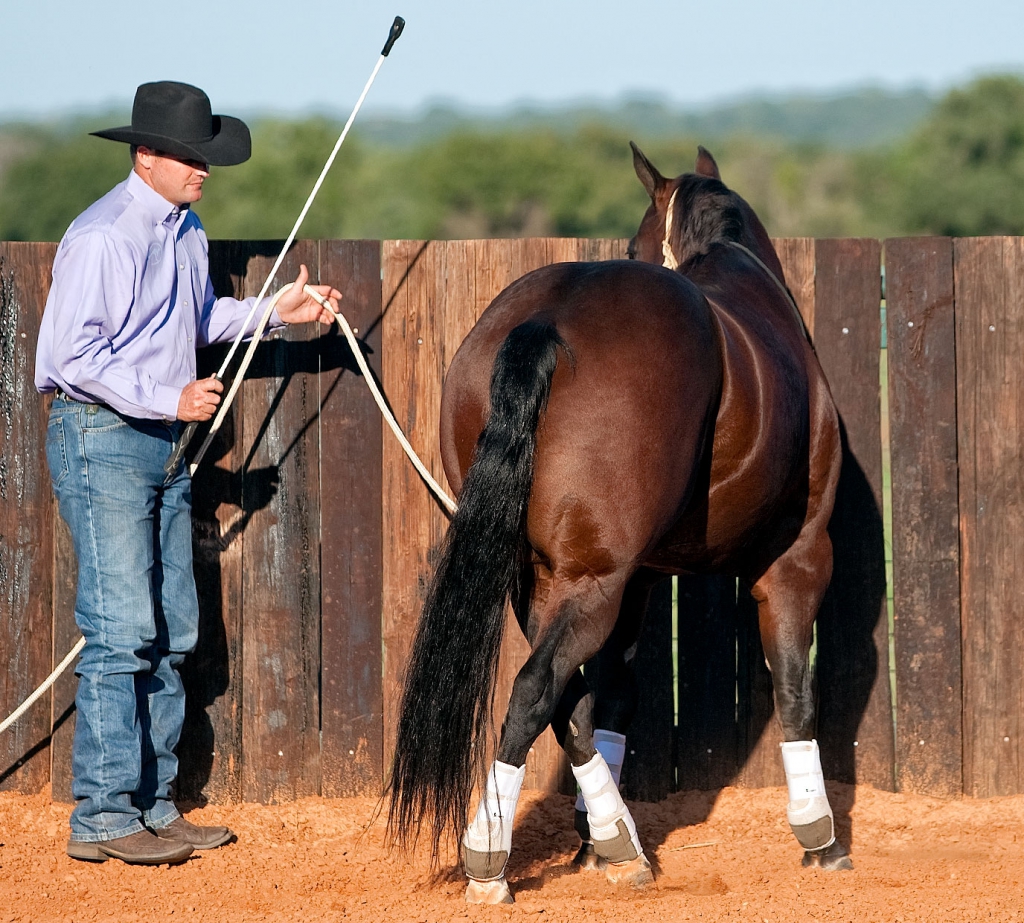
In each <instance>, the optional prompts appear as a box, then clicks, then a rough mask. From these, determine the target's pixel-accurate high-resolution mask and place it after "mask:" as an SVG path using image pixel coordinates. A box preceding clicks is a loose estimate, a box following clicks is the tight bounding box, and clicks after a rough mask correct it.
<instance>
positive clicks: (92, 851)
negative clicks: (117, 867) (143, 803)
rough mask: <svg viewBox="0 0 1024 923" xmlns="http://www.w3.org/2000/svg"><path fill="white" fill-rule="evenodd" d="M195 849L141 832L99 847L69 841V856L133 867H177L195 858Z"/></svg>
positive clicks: (107, 842) (188, 844) (176, 841)
mask: <svg viewBox="0 0 1024 923" xmlns="http://www.w3.org/2000/svg"><path fill="white" fill-rule="evenodd" d="M192 849H193V847H192V845H191V844H190V843H183V842H181V841H180V840H164V839H161V838H160V837H158V836H155V835H154V834H153V833H151V832H150V831H149V830H139V831H137V832H136V833H129V834H128V836H119V837H117V838H116V839H113V840H102V841H101V842H99V843H83V842H81V841H80V840H68V855H69V856H71V858H72V859H84V860H85V861H86V862H106V861H107V859H120V860H121V861H122V862H127V863H128V864H129V865H177V864H178V863H179V862H184V861H185V860H186V859H187V858H188V857H189V856H191V855H192Z"/></svg>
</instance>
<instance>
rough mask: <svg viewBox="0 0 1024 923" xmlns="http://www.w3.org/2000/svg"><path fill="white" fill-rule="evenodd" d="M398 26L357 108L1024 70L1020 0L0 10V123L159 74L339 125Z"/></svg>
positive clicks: (115, 101) (219, 104)
mask: <svg viewBox="0 0 1024 923" xmlns="http://www.w3.org/2000/svg"><path fill="white" fill-rule="evenodd" d="M396 14H400V15H402V16H403V17H404V18H405V19H406V21H407V26H406V30H405V34H404V35H403V36H402V38H401V40H400V41H399V43H398V45H397V46H396V47H395V50H394V52H393V53H392V55H391V57H390V58H389V59H388V60H387V62H386V63H385V65H384V67H383V68H382V70H381V72H380V75H379V76H378V78H377V81H376V83H375V84H374V86H373V89H372V90H371V93H370V96H369V97H368V99H367V102H366V110H367V111H369V110H371V109H374V110H377V111H382V110H383V111H393V112H400V113H409V114H413V113H416V112H418V111H421V110H422V109H423V108H424V107H425V106H427V105H428V104H429V103H430V102H436V101H439V100H444V101H451V102H455V103H460V104H463V105H466V106H471V107H486V108H494V107H504V106H509V105H512V104H515V103H518V102H523V101H533V102H541V103H559V102H567V101H574V100H580V99H591V100H599V101H608V100H617V99H620V98H622V97H623V96H625V95H628V94H636V93H639V94H644V95H649V94H653V95H658V96H661V97H663V98H664V99H666V100H667V101H669V102H673V103H677V104H680V105H685V106H701V105H708V104H711V103H715V102H719V101H722V100H727V99H733V98H736V97H738V96H746V95H752V94H764V93H771V94H780V93H788V92H794V91H802V92H811V93H828V92H834V91H837V90H844V89H849V88H851V87H859V86H864V85H869V84H870V85H877V86H883V87H888V88H906V87H909V86H923V87H926V88H928V89H933V90H943V89H945V88H947V87H949V86H952V85H955V84H957V83H963V82H965V81H966V80H968V79H970V78H971V77H972V76H976V75H978V74H981V73H989V72H993V71H1007V70H1012V71H1016V72H1020V73H1024V38H1022V37H1024V0H971V2H967V3H965V2H963V0H929V2H923V0H922V2H913V0H855V2H844V3H837V2H831V0H776V2H771V3H769V2H758V0H719V2H712V0H702V2H700V3H693V2H688V0H644V2H636V0H632V2H631V0H580V2H578V0H570V2H558V0H515V2H511V3H489V2H486V0H484V2H481V0H476V2H469V0H387V3H384V2H381V0H361V2H345V0H340V2H339V0H334V2H326V0H290V2H284V3H281V2H277V3H270V2H268V0H208V2H206V3H193V4H188V3H177V4H172V3H161V4H152V3H150V4H140V3H138V2H129V0H47V2H31V0H3V10H2V12H0V37H2V41H0V118H5V119H6V118H11V117H29V118H40V117H46V116H51V115H60V114H65V113H68V112H76V111H85V112H89V111H101V110H104V109H108V108H111V107H114V108H121V109H124V110H125V111H126V112H127V111H128V110H129V109H130V104H131V98H132V95H133V94H134V90H135V87H136V86H137V85H138V84H139V83H142V82H145V81H148V80H159V79H175V80H183V81H186V82H189V83H194V84H197V85H199V86H201V87H203V88H204V89H205V90H206V91H207V92H208V93H209V95H210V97H211V99H212V100H213V104H214V111H219V112H227V113H235V112H238V113H240V114H243V115H244V114H253V113H258V112H273V113H280V114H296V115H299V114H306V113H309V112H324V113H329V114H334V115H338V114H340V115H346V114H347V113H348V112H349V111H350V110H351V108H352V105H353V104H354V103H355V100H356V98H357V96H358V94H359V91H360V90H361V89H362V86H363V84H364V83H365V81H366V78H367V77H368V76H369V74H370V71H371V69H372V68H373V65H374V63H375V61H376V59H377V56H378V54H379V53H380V49H381V46H382V45H383V43H384V40H385V38H386V37H387V33H388V29H389V27H390V25H391V21H392V19H393V18H394V16H395V15H396Z"/></svg>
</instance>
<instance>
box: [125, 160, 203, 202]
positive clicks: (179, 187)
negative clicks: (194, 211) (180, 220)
mask: <svg viewBox="0 0 1024 923" xmlns="http://www.w3.org/2000/svg"><path fill="white" fill-rule="evenodd" d="M135 172H136V173H138V174H139V176H140V177H141V178H142V180H143V182H145V183H146V185H147V186H150V187H152V188H153V189H155V190H156V191H157V192H159V193H160V195H162V196H163V197H164V198H165V199H167V201H168V202H170V203H171V204H172V205H188V204H190V203H192V202H198V201H199V200H200V199H201V198H202V197H203V181H204V180H205V179H206V177H208V176H209V175H210V167H209V165H208V164H205V163H203V162H202V161H199V160H185V159H184V158H180V157H175V156H173V155H171V154H165V153H163V152H161V151H155V150H153V149H152V148H148V147H143V146H140V147H139V148H138V151H137V152H136V155H135Z"/></svg>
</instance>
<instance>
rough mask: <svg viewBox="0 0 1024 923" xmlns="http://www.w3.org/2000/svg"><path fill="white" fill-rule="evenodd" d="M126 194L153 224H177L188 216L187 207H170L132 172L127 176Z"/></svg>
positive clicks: (165, 200)
mask: <svg viewBox="0 0 1024 923" xmlns="http://www.w3.org/2000/svg"><path fill="white" fill-rule="evenodd" d="M128 192H130V193H131V195H132V197H133V198H134V199H135V200H136V201H137V202H138V203H139V204H140V205H141V206H142V207H143V208H144V209H145V210H146V211H147V212H148V213H149V215H150V217H151V218H152V219H153V222H154V224H164V223H165V222H168V223H174V224H176V223H178V221H179V220H180V219H181V217H182V216H183V215H186V214H188V206H187V205H186V206H178V205H172V204H171V203H170V202H168V201H167V199H165V198H164V197H163V196H162V195H160V193H159V192H157V191H156V190H155V189H153V188H152V187H151V186H147V185H146V183H145V181H144V180H143V179H142V177H141V176H139V174H138V173H136V172H135V171H134V170H132V172H131V173H129V174H128Z"/></svg>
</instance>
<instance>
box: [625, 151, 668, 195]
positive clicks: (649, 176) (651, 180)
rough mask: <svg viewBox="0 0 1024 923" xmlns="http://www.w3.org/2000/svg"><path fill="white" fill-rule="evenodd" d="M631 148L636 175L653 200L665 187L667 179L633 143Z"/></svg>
mask: <svg viewBox="0 0 1024 923" xmlns="http://www.w3.org/2000/svg"><path fill="white" fill-rule="evenodd" d="M629 146H630V147H631V148H633V169H634V170H636V175H637V176H638V177H639V178H640V182H641V183H643V185H644V189H646V190H647V194H648V195H649V196H650V197H651V198H652V199H653V198H654V196H655V195H656V194H657V192H658V190H659V189H661V187H662V186H664V185H665V182H666V180H665V177H664V176H662V175H661V174H660V173H659V172H658V168H657V167H655V166H654V164H653V163H651V162H650V161H649V160H648V159H647V158H646V157H645V156H644V152H643V151H641V150H640V148H638V147H637V146H636V145H635V144H634V143H633V142H632V141H630V142H629Z"/></svg>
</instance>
